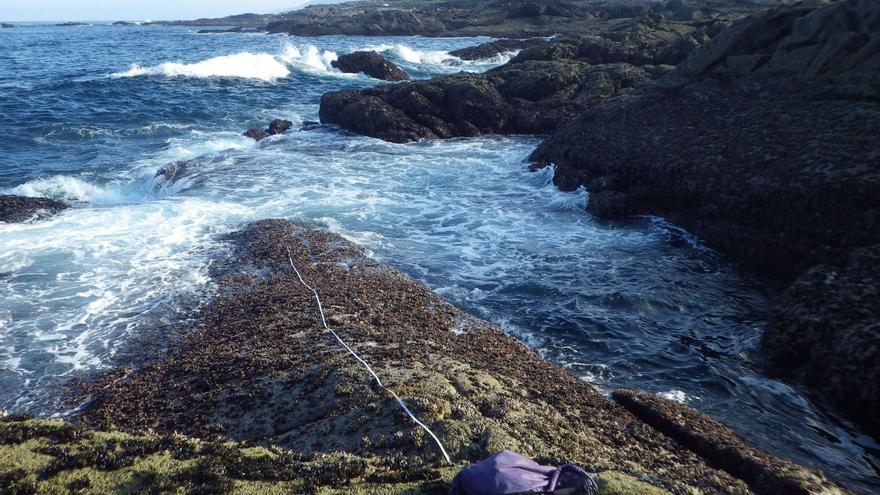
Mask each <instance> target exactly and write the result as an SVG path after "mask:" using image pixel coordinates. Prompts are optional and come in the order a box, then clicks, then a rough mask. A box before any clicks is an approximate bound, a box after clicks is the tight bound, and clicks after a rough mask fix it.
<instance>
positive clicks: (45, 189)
mask: <svg viewBox="0 0 880 495" xmlns="http://www.w3.org/2000/svg"><path fill="white" fill-rule="evenodd" d="M8 191H9V193H10V194H20V195H22V196H35V197H43V198H50V199H56V200H59V201H66V202H70V201H88V202H90V203H99V204H108V203H120V202H122V201H124V197H123V195H122V194H120V192H119V191H114V190H113V189H111V188H106V187H101V186H96V185H94V184H90V183H88V182H86V181H84V180H81V179H77V178H76V177H70V176H66V175H56V176H54V177H48V178H45V179H37V180H32V181H30V182H26V183H24V184H21V185H20V186H16V187H13V188H12V189H9V190H8Z"/></svg>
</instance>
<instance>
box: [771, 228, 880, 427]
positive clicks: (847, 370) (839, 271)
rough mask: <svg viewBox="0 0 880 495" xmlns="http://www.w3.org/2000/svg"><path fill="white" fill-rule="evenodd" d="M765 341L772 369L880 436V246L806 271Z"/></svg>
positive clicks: (779, 309)
mask: <svg viewBox="0 0 880 495" xmlns="http://www.w3.org/2000/svg"><path fill="white" fill-rule="evenodd" d="M762 347H763V348H764V350H765V351H766V354H767V356H768V359H769V362H770V369H771V371H772V372H773V373H776V374H779V375H782V376H793V377H796V378H799V379H802V380H803V381H804V382H805V383H807V384H808V385H810V386H811V387H812V388H813V389H814V390H816V391H817V392H818V393H819V396H820V398H822V399H823V400H825V401H832V402H836V403H837V404H840V406H841V407H842V408H843V409H844V410H846V412H848V413H849V414H850V415H851V416H852V417H853V418H854V419H855V420H856V421H858V422H859V423H860V424H861V425H862V426H864V428H865V429H866V431H868V432H869V433H871V434H873V435H874V437H875V438H880V415H878V414H877V411H880V245H875V246H871V247H868V248H861V249H855V250H853V251H852V252H851V253H850V255H849V260H848V261H847V263H846V264H844V265H842V266H834V265H821V266H816V267H813V268H811V269H810V270H808V271H807V272H806V273H804V274H803V275H801V276H800V277H799V278H798V279H797V280H796V281H795V282H794V284H792V286H791V287H790V288H789V289H788V290H787V291H786V292H785V294H783V297H782V302H781V303H780V304H779V305H778V307H777V308H776V314H775V315H774V317H773V319H772V320H771V323H770V325H769V326H768V327H767V330H766V331H765V332H764V336H763V341H762Z"/></svg>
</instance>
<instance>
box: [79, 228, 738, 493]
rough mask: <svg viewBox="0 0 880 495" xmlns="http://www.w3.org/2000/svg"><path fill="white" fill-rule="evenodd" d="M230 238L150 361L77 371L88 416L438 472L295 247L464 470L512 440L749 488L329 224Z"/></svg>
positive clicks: (658, 481)
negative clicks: (190, 316) (85, 377)
mask: <svg viewBox="0 0 880 495" xmlns="http://www.w3.org/2000/svg"><path fill="white" fill-rule="evenodd" d="M229 240H230V242H231V249H230V250H229V251H228V252H227V253H226V254H225V255H223V257H222V258H221V259H219V260H218V261H217V264H216V270H215V273H214V280H215V283H216V284H217V294H218V295H217V297H216V298H215V299H214V301H213V302H211V303H210V304H209V305H207V306H206V307H205V308H204V309H203V310H202V311H201V312H200V317H199V319H198V323H196V324H195V325H194V326H193V327H191V328H188V329H185V330H182V331H181V333H180V335H179V336H174V337H173V338H171V339H170V340H171V341H172V342H173V345H172V346H171V348H170V349H169V350H167V351H165V352H164V353H163V354H162V355H161V356H158V357H156V358H155V359H152V360H151V359H149V358H148V359H147V360H146V362H147V364H145V365H142V366H140V367H138V368H137V369H130V368H126V367H119V368H116V369H114V370H112V371H110V372H108V373H107V374H106V375H104V376H103V377H101V378H99V379H98V380H97V381H95V382H94V383H90V384H87V385H86V386H85V387H84V388H83V389H82V391H83V392H85V393H88V394H89V395H90V396H91V400H90V403H89V406H88V408H87V409H86V411H85V412H84V413H83V414H82V415H81V416H80V418H79V419H80V420H82V421H84V422H86V423H87V424H89V425H92V426H95V427H100V428H115V427H121V428H124V429H127V430H143V429H152V430H155V431H156V432H158V433H170V432H183V433H186V434H189V435H195V436H199V437H205V436H210V435H213V434H222V435H223V436H225V437H226V438H229V439H233V440H237V441H248V442H255V443H257V444H261V445H275V446H278V447H280V448H283V449H285V450H290V451H294V452H297V453H298V454H299V455H303V456H308V457H309V458H312V456H321V457H323V456H326V455H331V456H332V455H338V454H331V453H344V454H343V455H346V456H356V457H358V458H363V459H367V460H368V461H367V462H368V464H369V465H370V466H384V467H381V468H371V469H378V470H379V471H383V470H384V471H386V472H387V471H390V470H392V468H390V467H388V466H394V465H398V466H400V465H401V464H399V463H401V462H405V463H406V465H407V466H409V467H410V469H415V468H416V467H419V466H423V467H425V468H426V469H429V470H430V469H442V462H441V457H440V455H439V452H438V449H437V446H436V445H435V444H434V443H433V441H432V440H431V438H430V437H428V436H427V435H426V434H425V433H424V432H423V431H422V430H421V429H419V428H418V427H417V426H416V425H414V424H413V423H412V422H411V421H410V420H409V418H407V416H406V415H405V414H404V413H403V412H402V411H401V409H400V408H399V406H398V405H397V404H396V403H395V402H394V400H393V398H391V397H390V396H389V395H388V394H387V393H386V392H384V391H383V390H382V389H380V388H378V387H376V385H375V382H373V381H372V378H370V377H369V375H367V373H366V372H365V371H364V369H363V368H362V367H361V365H360V364H359V363H358V362H357V361H356V360H355V359H354V358H353V357H352V356H351V355H350V354H348V353H347V352H346V351H345V350H344V349H342V348H341V347H340V346H339V344H338V343H337V342H336V341H335V340H334V339H333V337H332V336H331V335H330V334H328V333H327V332H326V331H325V330H323V329H322V328H321V327H320V325H319V319H318V318H319V316H318V313H317V310H316V304H315V300H314V299H313V296H312V294H311V293H310V292H309V291H308V290H307V289H305V288H304V287H303V286H302V285H301V284H300V282H299V281H298V280H297V278H296V275H295V273H294V271H293V269H292V268H291V265H290V261H292V262H293V263H294V265H295V266H296V267H297V268H298V270H299V271H300V272H301V273H302V276H303V278H304V279H305V280H306V281H307V282H308V283H309V284H310V285H312V286H314V287H315V289H316V290H317V291H318V293H319V294H320V295H321V298H322V302H323V307H324V309H325V311H326V315H327V321H328V324H329V325H330V326H331V327H332V328H334V329H335V330H336V331H337V332H338V333H339V334H340V336H341V337H342V338H343V339H345V340H346V341H347V342H348V343H349V344H350V345H351V346H352V347H353V348H354V349H355V350H356V351H357V352H358V353H359V354H360V355H361V356H362V357H363V358H364V359H365V360H366V361H367V362H369V363H370V365H371V366H372V368H373V369H374V370H375V371H376V373H377V374H378V375H379V376H380V377H381V378H382V380H383V382H384V383H385V384H386V386H389V387H390V388H392V389H394V390H395V391H396V392H397V393H398V394H400V396H401V397H402V399H403V400H404V401H405V402H406V403H407V404H408V405H409V407H410V408H411V409H412V410H413V412H414V413H415V414H416V415H417V416H418V417H419V418H420V419H421V420H422V421H423V422H425V423H426V424H427V425H428V426H429V427H431V428H432V430H433V431H434V432H436V433H437V435H438V436H439V437H440V438H441V439H442V441H443V443H444V446H445V447H446V450H447V451H448V452H449V454H450V456H451V457H452V458H453V460H454V462H455V463H456V465H457V466H459V467H461V466H463V465H464V464H465V463H467V462H473V461H476V460H479V459H481V458H483V457H485V456H487V455H489V454H492V453H495V452H497V451H498V450H501V449H503V448H509V449H512V450H515V451H518V452H521V453H523V454H525V455H529V456H531V457H534V458H536V459H539V460H540V461H541V462H546V463H557V464H558V463H563V462H575V463H578V464H581V465H583V466H585V467H587V468H589V469H592V470H600V471H602V470H617V471H619V470H624V471H625V472H627V473H641V475H646V476H647V477H645V478H644V479H647V480H651V483H652V484H653V485H654V486H655V487H658V488H665V489H669V490H672V491H673V492H675V493H685V492H687V493H752V490H754V486H752V487H750V486H748V485H746V483H744V482H743V481H741V480H739V479H737V478H736V477H735V476H731V475H730V474H729V473H727V472H725V471H723V470H717V469H715V468H713V467H710V464H708V463H707V462H706V461H705V460H703V459H702V458H701V457H700V456H698V455H697V454H695V453H694V452H692V451H691V450H689V449H688V448H685V447H683V446H682V445H680V444H678V443H676V442H675V441H673V440H672V439H670V438H669V437H667V436H666V435H664V434H662V433H660V432H659V431H657V430H655V429H654V428H652V427H651V426H649V424H647V423H645V422H644V421H643V420H640V419H638V418H637V417H635V416H633V415H631V414H630V413H628V412H627V411H626V410H625V409H624V408H622V407H621V406H619V405H616V404H614V403H612V402H610V401H608V400H607V399H605V398H604V397H603V396H602V395H601V394H600V393H598V392H597V391H596V390H594V389H593V388H591V387H590V386H589V385H587V384H585V383H584V382H582V381H580V380H579V379H577V378H576V377H575V376H574V375H572V374H570V373H568V372H567V371H565V370H563V369H561V368H559V367H557V366H555V365H553V364H550V363H548V362H546V361H543V360H542V359H541V358H540V357H539V356H538V355H537V354H535V353H534V352H533V351H531V350H530V349H528V348H527V347H526V346H524V345H522V344H521V343H519V342H518V341H516V340H515V339H513V338H511V337H509V336H507V335H506V334H504V333H503V332H502V331H501V330H500V329H498V328H497V327H494V326H492V325H490V324H489V323H487V322H485V321H482V320H479V319H477V318H475V317H472V316H470V315H467V314H465V313H463V312H461V311H460V310H458V309H457V308H455V307H454V306H452V305H450V304H449V303H447V302H446V301H444V300H443V299H441V298H440V297H438V296H437V295H435V294H434V293H432V292H431V291H429V290H428V289H427V288H425V287H424V286H422V285H421V284H419V283H417V282H415V281H413V280H411V279H409V278H408V277H406V276H404V275H402V274H400V273H399V272H396V271H395V270H392V269H390V268H388V267H387V266H384V265H382V264H380V263H378V262H376V261H373V260H371V259H369V258H366V257H365V256H364V254H363V251H362V250H361V249H360V248H359V247H357V246H355V245H353V244H351V243H349V242H348V241H345V240H344V239H342V238H341V237H339V236H338V235H335V234H331V233H329V232H327V231H325V230H322V229H319V228H316V227H313V226H309V225H304V224H298V223H292V222H288V221H282V220H267V221H261V222H256V223H254V224H251V225H249V226H247V227H246V228H245V229H244V230H242V231H240V232H238V233H236V234H233V235H231V236H230V237H229ZM288 250H289V251H288ZM397 469H398V470H399V469H400V468H397ZM453 473H454V471H450V472H448V473H447V472H446V471H441V472H440V473H439V474H434V475H432V478H431V479H437V478H438V477H439V478H443V479H445V480H446V481H448V480H449V478H451V474H453ZM447 474H448V475H450V476H449V477H447ZM351 477H352V478H354V477H356V476H351ZM608 483H609V484H608V485H607V486H612V485H613V483H612V482H610V481H609V482H608ZM752 483H753V484H754V483H755V482H752ZM619 486H627V482H625V483H623V485H619ZM634 486H636V487H637V486H642V485H638V483H636V484H635V485H632V486H631V487H630V489H629V490H630V491H629V492H627V491H625V489H623V490H624V491H623V493H651V492H652V490H653V492H656V491H657V490H658V488H654V487H642V488H643V489H642V488H640V489H639V490H634V489H633V488H632V487H634Z"/></svg>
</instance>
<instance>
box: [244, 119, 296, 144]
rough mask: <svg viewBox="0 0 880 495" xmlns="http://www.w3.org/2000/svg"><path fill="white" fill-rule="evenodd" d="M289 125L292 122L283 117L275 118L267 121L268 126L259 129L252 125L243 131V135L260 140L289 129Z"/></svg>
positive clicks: (291, 124)
mask: <svg viewBox="0 0 880 495" xmlns="http://www.w3.org/2000/svg"><path fill="white" fill-rule="evenodd" d="M291 127H293V122H291V121H289V120H284V119H275V120H273V121H272V122H270V123H269V127H268V128H266V129H260V128H259V127H253V128H251V129H248V130H247V131H245V132H244V135H245V136H247V137H249V138H251V139H255V140H257V141H261V140H263V139H265V138H267V137H269V136H274V135H276V134H283V133H285V132H287V131H289V130H290V128H291Z"/></svg>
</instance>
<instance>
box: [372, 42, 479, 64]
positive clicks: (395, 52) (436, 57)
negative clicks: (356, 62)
mask: <svg viewBox="0 0 880 495" xmlns="http://www.w3.org/2000/svg"><path fill="white" fill-rule="evenodd" d="M363 49H364V50H368V51H375V52H379V53H382V54H383V55H386V56H388V57H390V58H393V59H397V60H401V61H403V62H408V63H411V64H429V65H461V64H462V63H463V62H464V61H463V60H462V59H460V58H458V57H456V56H454V55H450V54H449V53H447V52H444V51H440V50H416V49H413V48H410V47H408V46H406V45H403V44H396V45H389V44H382V45H369V46H367V47H365V48H363Z"/></svg>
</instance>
